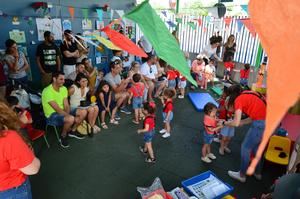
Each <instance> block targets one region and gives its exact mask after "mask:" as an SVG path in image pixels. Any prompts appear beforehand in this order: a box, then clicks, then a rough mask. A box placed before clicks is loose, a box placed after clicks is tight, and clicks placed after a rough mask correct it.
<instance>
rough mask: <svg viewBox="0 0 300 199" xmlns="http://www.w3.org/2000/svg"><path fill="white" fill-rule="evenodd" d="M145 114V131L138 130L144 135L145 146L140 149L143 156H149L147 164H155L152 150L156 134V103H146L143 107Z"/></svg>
mask: <svg viewBox="0 0 300 199" xmlns="http://www.w3.org/2000/svg"><path fill="white" fill-rule="evenodd" d="M143 106H144V107H143V112H144V114H145V116H146V117H145V119H144V127H143V129H139V130H137V133H138V134H140V133H144V142H145V144H144V146H143V147H142V146H140V147H139V149H140V151H141V152H142V153H143V154H148V155H149V156H148V157H147V158H146V160H145V161H146V162H149V163H155V161H156V159H155V157H154V152H153V148H152V139H153V137H154V134H155V115H154V114H155V104H154V102H145V103H144V105H143Z"/></svg>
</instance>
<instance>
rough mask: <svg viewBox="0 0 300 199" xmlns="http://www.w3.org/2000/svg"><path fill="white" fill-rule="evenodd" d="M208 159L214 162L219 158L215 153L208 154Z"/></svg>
mask: <svg viewBox="0 0 300 199" xmlns="http://www.w3.org/2000/svg"><path fill="white" fill-rule="evenodd" d="M207 157H208V158H209V159H212V160H215V159H217V157H216V156H215V155H214V154H213V153H209V154H207Z"/></svg>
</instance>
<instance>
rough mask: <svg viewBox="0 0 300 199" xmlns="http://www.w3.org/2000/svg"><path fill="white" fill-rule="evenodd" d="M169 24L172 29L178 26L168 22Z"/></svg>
mask: <svg viewBox="0 0 300 199" xmlns="http://www.w3.org/2000/svg"><path fill="white" fill-rule="evenodd" d="M167 24H168V25H169V26H170V28H175V27H176V24H174V23H173V22H172V21H167Z"/></svg>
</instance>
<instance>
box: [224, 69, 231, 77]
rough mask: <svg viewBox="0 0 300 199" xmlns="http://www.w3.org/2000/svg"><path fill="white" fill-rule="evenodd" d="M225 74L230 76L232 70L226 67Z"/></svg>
mask: <svg viewBox="0 0 300 199" xmlns="http://www.w3.org/2000/svg"><path fill="white" fill-rule="evenodd" d="M224 75H228V76H230V75H231V71H230V70H228V69H226V68H225V70H224Z"/></svg>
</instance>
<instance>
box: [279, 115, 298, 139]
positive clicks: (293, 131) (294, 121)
mask: <svg viewBox="0 0 300 199" xmlns="http://www.w3.org/2000/svg"><path fill="white" fill-rule="evenodd" d="M282 127H283V128H284V129H286V130H287V132H288V137H289V138H290V139H291V140H292V141H295V140H296V139H297V137H298V135H299V134H300V115H293V114H286V115H285V117H284V118H283V120H282Z"/></svg>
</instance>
